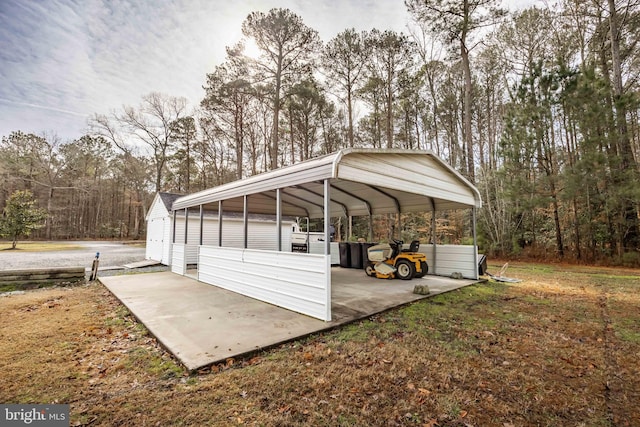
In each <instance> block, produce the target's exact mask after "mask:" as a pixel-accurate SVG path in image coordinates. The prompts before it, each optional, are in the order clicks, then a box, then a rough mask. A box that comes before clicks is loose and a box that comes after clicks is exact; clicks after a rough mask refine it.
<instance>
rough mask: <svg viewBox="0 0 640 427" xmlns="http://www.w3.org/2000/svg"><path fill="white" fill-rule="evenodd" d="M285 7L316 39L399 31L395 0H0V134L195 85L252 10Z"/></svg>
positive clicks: (78, 121) (53, 128)
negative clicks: (349, 31)
mask: <svg viewBox="0 0 640 427" xmlns="http://www.w3.org/2000/svg"><path fill="white" fill-rule="evenodd" d="M272 7H283V8H289V9H291V10H292V11H293V12H294V13H297V14H298V15H300V16H301V17H302V19H303V20H304V22H305V23H306V24H307V25H308V26H310V27H312V28H314V29H316V30H318V32H319V34H320V37H321V38H322V39H323V40H324V41H325V42H326V41H328V40H329V39H330V38H332V37H334V36H335V35H336V34H338V33H339V32H341V31H343V30H344V29H346V28H351V27H354V28H356V29H357V30H369V29H371V28H374V27H376V28H379V29H388V28H391V29H394V30H396V31H404V30H405V25H406V20H407V13H406V9H405V7H404V3H403V1H402V0H387V1H374V0H346V1H338V0H318V1H313V2H311V1H305V0H280V1H278V2H277V3H276V2H266V1H261V0H239V1H234V2H222V1H211V0H146V1H143V0H139V1H133V0H131V1H125V0H48V1H45V2H25V1H23V0H1V1H0V79H1V81H2V84H1V85H0V136H2V135H8V134H9V133H10V132H11V131H13V130H22V131H25V132H35V133H41V132H44V131H46V132H49V133H57V134H58V135H59V136H60V137H62V139H63V140H66V139H71V138H77V137H80V136H81V135H82V133H83V132H84V130H85V128H86V117H88V116H90V115H92V114H93V113H105V112H108V111H110V110H112V109H119V108H120V107H121V106H122V105H123V104H126V105H137V104H138V103H139V102H140V99H141V97H142V95H144V94H147V93H149V92H152V91H159V92H164V93H167V94H169V95H174V96H185V97H186V98H187V99H188V100H189V102H190V103H191V105H192V106H193V107H195V106H197V104H198V103H199V101H200V99H201V98H202V96H203V95H204V92H203V90H202V85H203V84H204V83H205V79H206V73H207V72H211V71H212V70H213V68H214V67H215V65H217V64H219V63H221V62H222V61H223V60H224V55H225V47H226V46H229V45H231V44H232V43H234V42H236V41H237V40H238V39H239V38H240V37H241V24H242V22H243V21H244V19H245V18H246V17H247V15H248V14H249V13H250V12H252V11H256V10H259V11H262V12H267V11H268V10H269V9H271V8H272Z"/></svg>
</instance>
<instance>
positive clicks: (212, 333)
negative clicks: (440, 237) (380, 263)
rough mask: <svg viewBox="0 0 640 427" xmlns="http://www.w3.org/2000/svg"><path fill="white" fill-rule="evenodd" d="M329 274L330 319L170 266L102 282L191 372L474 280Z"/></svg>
mask: <svg viewBox="0 0 640 427" xmlns="http://www.w3.org/2000/svg"><path fill="white" fill-rule="evenodd" d="M331 279H332V280H331V282H332V288H331V303H332V310H333V320H332V321H330V322H324V321H322V320H318V319H314V318H312V317H309V316H306V315H303V314H299V313H296V312H293V311H290V310H287V309H284V308H281V307H277V306H275V305H272V304H269V303H265V302H262V301H259V300H256V299H253V298H250V297H246V296H243V295H240V294H238V293H235V292H231V291H227V290H225V289H222V288H219V287H217V286H212V285H208V284H205V283H202V282H198V281H197V280H194V279H192V278H189V277H187V276H180V275H176V274H172V273H170V272H161V273H147V274H136V275H123V276H112V277H103V278H100V281H101V282H102V283H103V284H104V285H105V286H106V287H107V288H108V289H109V290H110V291H111V292H112V293H113V294H114V295H115V296H116V297H117V298H118V299H119V300H120V301H121V302H122V303H123V304H124V305H125V306H126V307H127V308H128V309H129V310H130V311H131V312H132V314H133V315H134V316H135V317H136V318H137V319H138V320H139V321H140V322H142V323H143V324H144V325H145V327H146V328H147V329H148V330H149V331H150V332H151V333H152V334H153V335H154V336H155V337H156V338H157V339H158V341H159V342H160V343H161V344H162V345H164V346H165V347H166V348H167V349H168V350H169V351H170V352H171V353H173V354H174V355H175V356H176V357H177V358H178V359H179V360H180V361H181V362H182V363H183V364H184V365H185V366H186V367H187V368H188V369H190V370H194V369H198V368H200V367H203V366H207V365H210V364H212V363H216V362H219V361H222V360H225V359H227V358H229V357H237V356H240V355H243V354H246V353H249V352H252V351H255V350H259V349H262V348H266V347H270V346H274V345H277V344H280V343H282V342H286V341H289V340H292V339H295V338H299V337H303V336H306V335H309V334H312V333H315V332H319V331H323V330H327V329H331V328H334V327H336V326H339V325H342V324H345V323H349V322H352V321H354V320H358V319H362V318H366V317H369V316H371V315H373V314H376V313H379V312H382V311H385V310H388V309H390V308H393V307H397V306H400V305H403V304H407V303H410V302H412V301H416V300H419V299H422V298H427V297H429V296H433V295H437V294H439V293H442V292H447V291H451V290H454V289H458V288H461V287H464V286H468V285H471V284H474V283H477V282H478V281H476V280H465V279H461V280H455V279H450V278H446V277H438V276H425V277H424V278H422V279H413V280H408V281H402V280H381V279H375V278H371V277H368V276H367V275H366V274H365V273H364V271H362V270H358V269H343V268H340V267H333V268H332V269H331ZM417 284H427V285H428V286H429V289H430V290H431V293H430V295H428V296H424V295H417V294H414V293H413V288H414V286H415V285H417Z"/></svg>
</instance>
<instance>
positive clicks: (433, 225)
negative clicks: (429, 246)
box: [429, 199, 438, 274]
mask: <svg viewBox="0 0 640 427" xmlns="http://www.w3.org/2000/svg"><path fill="white" fill-rule="evenodd" d="M431 240H433V242H432V243H433V260H432V261H431V264H432V267H431V268H430V269H429V270H431V271H432V274H436V252H437V247H438V245H437V243H438V242H437V241H436V204H435V202H434V201H433V199H431Z"/></svg>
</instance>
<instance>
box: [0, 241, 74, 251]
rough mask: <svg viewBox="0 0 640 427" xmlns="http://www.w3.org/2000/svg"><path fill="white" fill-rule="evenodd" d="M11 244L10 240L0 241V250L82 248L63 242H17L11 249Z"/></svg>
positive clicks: (63, 249) (68, 249)
mask: <svg viewBox="0 0 640 427" xmlns="http://www.w3.org/2000/svg"><path fill="white" fill-rule="evenodd" d="M11 245H12V243H11V242H0V251H16V252H50V251H70V250H75V249H82V246H80V245H76V244H73V243H63V242H18V245H17V246H16V248H15V249H12V247H11Z"/></svg>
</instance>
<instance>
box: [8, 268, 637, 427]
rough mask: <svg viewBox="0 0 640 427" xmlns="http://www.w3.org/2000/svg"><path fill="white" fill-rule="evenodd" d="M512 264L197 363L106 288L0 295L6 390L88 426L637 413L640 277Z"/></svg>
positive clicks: (471, 420) (522, 420)
mask: <svg viewBox="0 0 640 427" xmlns="http://www.w3.org/2000/svg"><path fill="white" fill-rule="evenodd" d="M492 267H493V268H492V269H490V271H492V270H496V266H492ZM507 274H508V275H509V276H511V277H520V278H522V279H525V281H524V282H523V283H520V284H513V285H506V284H500V283H489V284H483V285H478V286H472V287H467V288H463V289H460V290H458V291H454V292H451V293H448V294H443V295H439V296H437V297H434V298H430V299H427V300H424V301H421V302H418V303H415V304H412V305H410V306H407V307H404V308H401V309H397V310H392V311H389V312H387V313H385V314H383V315H379V316H375V317H373V318H371V319H369V320H367V321H361V322H358V323H355V324H352V325H348V326H346V327H344V328H341V329H340V330H336V331H333V332H331V333H326V334H322V335H316V336H312V337H309V338H307V339H304V340H300V341H297V342H294V343H291V344H287V345H283V346H281V347H279V348H276V349H273V350H270V351H265V352H262V353H259V354H257V355H253V356H252V357H248V358H246V359H243V360H228V361H227V362H226V363H222V364H219V365H216V366H213V367H212V368H211V369H206V370H203V371H201V372H200V373H197V374H194V375H188V374H187V373H185V372H184V371H183V370H182V369H181V368H180V367H179V366H178V365H177V364H176V363H175V361H174V360H173V359H172V358H171V357H170V356H169V355H168V354H167V353H166V352H164V351H163V350H162V349H161V348H159V346H158V345H157V343H156V342H155V340H154V339H153V338H152V337H150V336H149V335H148V334H147V332H146V331H145V330H144V328H143V327H141V326H140V325H138V324H137V323H136V322H135V321H134V320H133V319H132V318H131V316H130V315H129V313H128V312H127V311H126V309H124V308H123V307H122V306H121V305H120V304H118V302H117V301H116V300H115V299H114V298H113V297H112V296H111V294H109V292H108V291H106V290H105V289H104V288H103V287H102V286H100V285H90V286H83V287H76V288H70V289H51V290H40V291H33V292H28V293H26V294H24V295H16V296H11V297H8V298H2V299H0V314H1V315H2V319H3V322H2V324H1V325H0V336H1V337H2V342H3V345H2V346H1V347H0V372H2V374H0V401H2V402H33V403H42V402H60V403H70V404H71V413H72V425H91V426H96V425H100V426H112V425H115V426H117V425H122V426H126V425H133V424H135V425H194V426H195V425H266V426H281V425H313V426H316V425H319V426H322V425H325V426H336V425H338V426H365V425H367V426H376V425H385V426H386V425H417V426H509V425H513V426H558V425H562V426H613V425H616V426H625V425H629V426H633V425H640V419H639V418H638V415H637V412H636V411H637V408H638V407H640V372H639V371H640V369H639V368H638V362H637V361H638V358H639V356H640V339H639V338H640V337H639V331H640V327H639V325H640V311H639V310H638V307H639V306H640V304H639V302H640V297H639V293H638V290H639V288H640V273H639V272H638V271H635V270H626V271H624V272H620V271H616V270H607V269H589V268H577V267H565V266H549V265H539V266H538V265H524V264H522V265H518V264H516V265H512V266H511V267H510V269H509V271H508V273H507Z"/></svg>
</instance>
